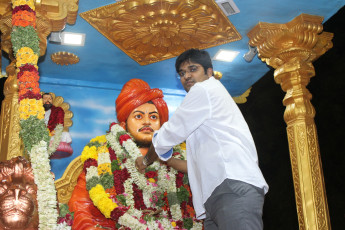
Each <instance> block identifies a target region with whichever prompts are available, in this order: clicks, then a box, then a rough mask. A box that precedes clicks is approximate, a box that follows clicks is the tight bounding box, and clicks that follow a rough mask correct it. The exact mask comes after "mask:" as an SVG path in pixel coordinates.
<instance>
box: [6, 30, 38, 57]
mask: <svg viewBox="0 0 345 230" xmlns="http://www.w3.org/2000/svg"><path fill="white" fill-rule="evenodd" d="M11 42H12V47H13V52H14V55H15V56H16V55H17V52H18V50H19V49H20V48H22V47H29V48H31V49H32V51H33V52H34V53H35V54H36V55H39V53H40V39H39V37H38V35H37V32H36V30H35V28H34V27H32V26H26V27H21V26H13V28H12V32H11Z"/></svg>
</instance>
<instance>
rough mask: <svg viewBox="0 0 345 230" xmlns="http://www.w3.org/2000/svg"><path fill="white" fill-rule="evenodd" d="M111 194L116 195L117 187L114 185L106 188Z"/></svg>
mask: <svg viewBox="0 0 345 230" xmlns="http://www.w3.org/2000/svg"><path fill="white" fill-rule="evenodd" d="M105 191H106V192H107V193H108V194H109V195H110V196H116V195H117V193H116V189H115V188H114V187H111V188H108V189H106V190H105Z"/></svg>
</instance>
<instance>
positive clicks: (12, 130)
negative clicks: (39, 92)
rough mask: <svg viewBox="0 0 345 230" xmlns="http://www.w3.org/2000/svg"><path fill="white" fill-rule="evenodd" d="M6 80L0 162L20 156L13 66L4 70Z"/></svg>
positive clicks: (0, 122) (0, 123) (1, 126)
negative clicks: (6, 76)
mask: <svg viewBox="0 0 345 230" xmlns="http://www.w3.org/2000/svg"><path fill="white" fill-rule="evenodd" d="M6 71H7V75H8V78H7V80H6V82H5V84H4V95H5V99H4V100H3V101H2V106H1V108H2V109H1V120H0V143H1V144H0V161H5V160H10V159H11V158H13V157H17V156H21V155H22V149H21V139H20V137H19V131H20V124H19V120H20V119H19V112H18V107H19V104H18V85H17V75H16V73H15V68H14V64H13V63H11V64H10V65H9V66H7V68H6Z"/></svg>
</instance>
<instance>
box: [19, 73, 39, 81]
mask: <svg viewBox="0 0 345 230" xmlns="http://www.w3.org/2000/svg"><path fill="white" fill-rule="evenodd" d="M39 78H40V77H39V75H38V74H37V73H36V72H30V71H24V72H23V74H22V75H21V76H20V77H19V78H18V79H19V81H21V82H34V81H38V80H39Z"/></svg>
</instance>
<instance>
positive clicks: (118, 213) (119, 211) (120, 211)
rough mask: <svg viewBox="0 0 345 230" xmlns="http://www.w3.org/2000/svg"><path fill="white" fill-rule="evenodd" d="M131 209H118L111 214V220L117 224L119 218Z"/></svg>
mask: <svg viewBox="0 0 345 230" xmlns="http://www.w3.org/2000/svg"><path fill="white" fill-rule="evenodd" d="M128 209H129V207H117V208H115V209H114V210H113V211H111V213H110V217H111V219H113V220H115V222H117V221H118V220H119V218H120V217H121V216H122V215H123V214H125V213H126V212H127V210H128Z"/></svg>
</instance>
